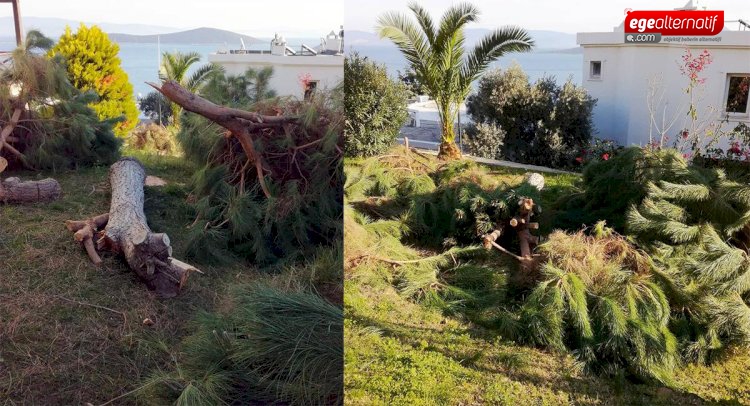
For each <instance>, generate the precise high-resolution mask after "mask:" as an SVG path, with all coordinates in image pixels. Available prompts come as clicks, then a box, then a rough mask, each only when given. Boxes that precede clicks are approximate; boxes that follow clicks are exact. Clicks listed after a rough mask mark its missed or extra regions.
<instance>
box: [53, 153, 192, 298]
mask: <svg viewBox="0 0 750 406" xmlns="http://www.w3.org/2000/svg"><path fill="white" fill-rule="evenodd" d="M145 180H146V171H145V169H144V167H143V165H141V163H140V162H138V160H136V159H134V158H123V159H120V160H119V161H117V162H115V163H114V164H113V165H112V167H111V168H110V170H109V182H110V184H111V185H112V200H111V204H110V209H109V213H108V214H103V215H100V216H97V217H93V218H91V219H88V220H83V221H70V220H69V221H67V222H66V226H67V228H68V230H70V231H72V232H74V233H75V234H74V237H75V239H76V240H77V241H79V242H81V243H82V244H83V245H84V247H85V248H86V251H87V253H88V254H89V256H90V257H91V259H92V261H94V263H95V264H97V265H98V264H100V263H101V259H100V258H99V255H98V254H97V252H96V250H97V249H98V250H102V249H106V250H108V251H111V252H114V253H116V254H120V255H122V256H124V257H125V261H126V262H127V264H128V266H129V267H130V269H131V270H133V271H134V272H135V273H136V274H137V275H138V277H139V278H140V279H141V280H142V281H144V282H145V283H146V285H147V286H148V287H149V289H151V290H154V291H156V293H157V294H158V295H159V296H160V297H173V296H176V295H177V294H178V293H179V291H180V289H181V288H182V286H183V285H184V284H185V282H186V281H187V278H188V276H189V275H190V272H191V271H197V272H200V271H199V270H198V269H196V268H195V267H193V266H191V265H188V264H186V263H184V262H182V261H178V260H176V259H174V258H172V247H171V246H170V241H169V237H168V236H167V235H166V234H164V233H154V232H153V231H151V229H150V228H149V227H148V224H147V222H146V215H145V214H144V212H143V201H144V194H143V185H144V182H145ZM105 225H106V227H105V228H104V229H103V230H102V227H103V226H105ZM94 241H96V247H94Z"/></svg>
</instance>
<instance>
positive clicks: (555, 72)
mask: <svg viewBox="0 0 750 406" xmlns="http://www.w3.org/2000/svg"><path fill="white" fill-rule="evenodd" d="M287 41H288V43H289V45H290V46H291V47H292V48H294V49H297V48H299V46H300V45H301V44H303V43H304V44H307V45H309V46H311V47H312V46H315V45H317V44H318V43H319V41H320V40H319V39H316V38H288V39H287ZM269 43H270V38H267V39H266V38H260V39H259V41H258V42H257V43H254V44H251V45H248V46H247V49H263V50H265V49H269ZM119 46H120V54H119V56H120V59H121V61H122V67H123V69H124V70H125V72H126V73H127V74H128V78H129V79H130V82H131V83H132V84H133V95H134V97H136V98H139V97H142V96H145V95H146V94H148V93H149V92H151V91H153V89H152V88H151V87H149V86H148V85H147V84H146V82H157V81H158V64H159V52H160V51H161V52H192V51H195V52H198V53H199V54H200V55H201V57H202V58H201V62H200V63H197V64H195V65H193V68H192V69H196V68H197V67H198V66H200V65H202V64H203V63H207V62H208V54H210V53H213V52H216V51H217V50H227V49H239V48H240V44H226V43H224V44H200V45H198V44H196V45H186V44H169V43H161V44H156V43H148V44H142V43H120V44H119ZM14 47H15V44H14V43H13V42H8V41H5V42H3V41H0V50H10V49H13V48H14ZM354 51H356V52H358V53H359V54H360V55H362V56H366V57H368V58H370V59H371V60H373V61H376V62H378V63H381V64H384V65H385V66H386V68H387V69H388V72H389V74H390V75H391V76H393V77H394V78H395V77H396V76H397V74H398V72H399V71H400V72H403V71H405V69H406V67H407V65H408V64H407V62H406V60H405V59H404V57H403V56H402V55H401V53H400V52H399V51H398V49H396V48H395V47H393V46H382V45H377V46H372V45H351V46H347V47H346V52H347V53H350V52H354ZM513 63H517V64H519V65H520V66H521V68H523V70H524V71H525V72H526V74H527V75H528V76H529V80H530V81H532V82H534V81H536V80H538V79H540V78H542V77H545V76H552V77H554V78H555V80H556V81H557V82H558V83H560V84H562V83H564V82H565V81H566V80H568V79H571V80H572V81H573V83H575V84H577V85H580V84H581V83H582V77H583V74H582V66H583V55H582V54H581V53H579V52H572V51H571V50H539V51H534V52H528V53H513V54H508V55H506V56H503V57H501V58H500V59H499V60H497V61H496V62H494V63H492V65H491V66H490V67H491V68H501V69H505V68H507V67H509V66H511V64H513ZM189 73H192V72H189Z"/></svg>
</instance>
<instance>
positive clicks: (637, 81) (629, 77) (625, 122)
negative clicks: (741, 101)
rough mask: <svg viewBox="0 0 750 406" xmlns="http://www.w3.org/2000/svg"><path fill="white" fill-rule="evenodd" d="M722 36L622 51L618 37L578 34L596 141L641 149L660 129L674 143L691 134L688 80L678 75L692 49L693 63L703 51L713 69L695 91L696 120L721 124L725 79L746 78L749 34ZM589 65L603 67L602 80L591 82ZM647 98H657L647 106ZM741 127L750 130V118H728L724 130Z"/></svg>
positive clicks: (749, 71) (749, 62) (749, 61)
mask: <svg viewBox="0 0 750 406" xmlns="http://www.w3.org/2000/svg"><path fill="white" fill-rule="evenodd" d="M737 34H739V35H737ZM720 35H723V36H724V37H725V38H723V42H722V43H708V42H696V43H688V44H674V43H673V44H664V43H662V44H652V45H642V44H639V45H631V44H628V45H625V44H623V43H622V42H623V38H622V37H623V34H622V33H586V34H579V38H578V41H579V44H581V45H582V46H583V49H584V57H583V66H582V69H583V86H584V87H585V88H586V89H587V90H588V92H589V93H590V94H591V96H592V97H594V98H596V99H598V103H597V105H596V107H595V109H594V125H595V127H596V129H597V130H598V134H597V136H598V137H600V138H609V139H614V140H615V141H617V142H619V143H620V144H622V145H632V144H640V145H643V144H646V143H648V142H649V134H650V133H651V134H653V135H654V136H656V134H658V133H659V132H660V130H661V129H663V128H669V131H668V132H667V134H668V135H670V136H673V137H674V136H675V135H676V134H677V133H678V131H680V130H681V129H683V128H689V127H690V123H689V117H688V115H687V112H688V106H689V97H688V95H687V94H686V93H685V88H686V87H687V86H688V78H687V77H686V76H684V75H682V74H681V72H680V66H681V65H682V63H683V61H682V56H683V55H684V52H685V48H690V49H691V50H692V53H693V56H694V57H695V56H697V55H698V54H700V53H701V52H702V51H703V50H704V49H708V50H709V52H710V53H711V55H712V56H713V63H712V64H710V65H709V66H708V67H707V68H706V69H705V70H704V71H703V72H702V73H701V74H700V77H704V78H706V82H705V84H704V85H703V86H700V85H699V88H700V91H699V92H698V93H696V97H695V98H696V99H697V100H698V103H697V104H696V105H697V112H698V119H699V120H703V119H707V118H710V117H711V118H714V120H713V121H714V122H716V123H719V122H720V121H721V119H722V118H723V117H724V116H725V115H724V114H722V113H723V112H724V107H725V106H724V104H725V97H726V91H727V84H728V75H729V74H739V73H745V74H750V32H723V33H722V34H720ZM618 42H619V43H618ZM714 44H721V45H714ZM591 61H601V62H602V69H601V78H600V79H594V78H591V77H590V74H589V73H590V63H591ZM652 83H653V84H652ZM649 93H655V95H656V96H655V97H653V98H652V100H653V101H652V102H651V103H649V102H648V97H649ZM659 95H661V99H660V97H659ZM649 104H651V105H652V106H653V107H652V109H651V111H653V114H652V112H651V111H649ZM712 109H715V110H714V111H712ZM652 116H654V119H655V121H656V123H653V122H652V120H651V117H652ZM671 122H674V123H673V124H672V125H671V127H669V124H670V123H671ZM739 122H744V123H746V124H748V125H750V116H749V115H744V116H735V117H732V119H731V120H730V122H728V123H727V124H724V126H723V128H724V129H725V130H726V129H731V128H734V127H735V126H736V125H737V123H739Z"/></svg>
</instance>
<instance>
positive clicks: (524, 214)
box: [482, 197, 539, 268]
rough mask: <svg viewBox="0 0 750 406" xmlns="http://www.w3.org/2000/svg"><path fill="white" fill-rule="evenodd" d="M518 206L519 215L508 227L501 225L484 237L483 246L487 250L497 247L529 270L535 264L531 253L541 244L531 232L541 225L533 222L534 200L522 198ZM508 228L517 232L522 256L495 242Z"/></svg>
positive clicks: (508, 223) (512, 219) (509, 222)
mask: <svg viewBox="0 0 750 406" xmlns="http://www.w3.org/2000/svg"><path fill="white" fill-rule="evenodd" d="M518 206H519V207H518V212H517V214H516V215H515V216H513V218H511V219H510V220H509V221H508V222H507V223H506V224H507V226H506V225H505V224H500V225H499V226H498V227H497V229H496V230H493V231H492V232H491V233H489V234H485V235H484V236H482V245H484V247H485V248H486V249H491V248H492V247H495V248H497V249H498V250H500V251H501V252H503V253H504V254H507V255H509V256H511V257H513V258H515V259H516V260H518V261H519V262H520V263H521V265H522V266H523V267H524V268H529V267H532V266H533V263H534V261H533V259H534V258H533V257H534V256H533V255H532V253H531V251H532V250H533V249H534V247H536V246H537V245H538V244H539V237H538V236H535V235H532V234H531V230H536V229H538V228H539V223H532V222H531V216H532V215H533V214H534V209H535V203H534V200H533V199H530V198H527V197H525V198H522V199H520V200H519V201H518ZM536 209H537V210H539V208H538V207H536ZM508 228H512V229H513V230H515V231H516V235H517V236H518V245H519V250H520V252H521V255H516V254H514V253H512V252H510V251H508V250H507V249H505V248H503V247H502V246H500V245H499V244H497V243H496V242H495V241H496V240H497V239H498V238H499V237H500V236H501V235H503V233H504V232H505V230H506V229H508Z"/></svg>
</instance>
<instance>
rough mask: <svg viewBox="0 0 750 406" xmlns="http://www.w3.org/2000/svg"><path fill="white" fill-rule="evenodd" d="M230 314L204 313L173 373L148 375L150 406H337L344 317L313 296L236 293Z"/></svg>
mask: <svg viewBox="0 0 750 406" xmlns="http://www.w3.org/2000/svg"><path fill="white" fill-rule="evenodd" d="M234 299H235V302H236V305H235V307H234V308H233V309H232V310H231V311H229V312H226V313H223V314H212V313H204V314H202V315H201V316H200V317H198V318H197V319H196V320H195V322H194V326H193V327H194V331H195V333H193V334H192V335H191V336H189V337H188V338H187V339H185V340H184V342H183V344H182V351H181V352H182V356H181V357H179V359H178V360H176V361H177V365H178V367H177V370H175V371H173V372H162V373H157V374H155V375H154V376H152V377H151V378H150V379H149V381H148V382H147V385H148V386H146V387H145V388H144V391H143V392H144V393H143V395H145V397H146V398H147V399H148V400H149V401H150V402H153V403H154V404H165V403H172V402H174V403H175V404H178V405H199V404H200V405H210V404H215V405H218V404H255V403H262V404H269V403H273V404H277V402H283V404H295V405H302V404H315V405H323V404H327V405H337V404H342V403H343V387H342V386H343V385H342V383H343V357H344V349H343V333H344V331H343V326H344V320H343V312H342V310H341V308H339V307H337V306H334V305H332V304H331V303H329V302H327V301H326V300H324V299H322V298H321V297H320V296H318V295H317V294H314V293H307V292H284V291H280V290H278V289H275V288H270V287H266V286H251V287H246V288H242V289H238V291H237V293H236V294H235V295H234Z"/></svg>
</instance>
